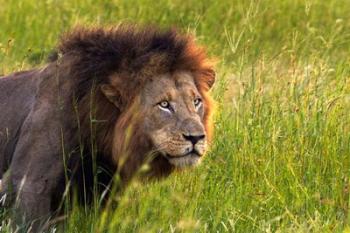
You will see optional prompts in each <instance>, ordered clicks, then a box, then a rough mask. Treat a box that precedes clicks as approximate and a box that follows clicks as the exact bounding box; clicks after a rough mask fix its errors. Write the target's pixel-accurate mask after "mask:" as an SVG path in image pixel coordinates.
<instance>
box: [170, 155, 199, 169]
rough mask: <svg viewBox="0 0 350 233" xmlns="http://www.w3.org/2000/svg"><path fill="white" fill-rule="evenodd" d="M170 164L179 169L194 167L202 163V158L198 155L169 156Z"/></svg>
mask: <svg viewBox="0 0 350 233" xmlns="http://www.w3.org/2000/svg"><path fill="white" fill-rule="evenodd" d="M166 158H167V159H168V161H169V163H170V164H172V165H174V166H175V167H178V168H186V167H193V166H196V165H198V164H199V163H200V162H201V157H200V156H198V155H197V154H188V155H186V156H181V157H175V156H169V155H167V156H166Z"/></svg>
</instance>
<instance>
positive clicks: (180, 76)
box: [143, 72, 199, 101]
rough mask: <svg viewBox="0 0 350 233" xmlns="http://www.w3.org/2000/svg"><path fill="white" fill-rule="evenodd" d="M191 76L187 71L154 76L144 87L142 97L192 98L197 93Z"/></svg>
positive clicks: (155, 98) (154, 98)
mask: <svg viewBox="0 0 350 233" xmlns="http://www.w3.org/2000/svg"><path fill="white" fill-rule="evenodd" d="M198 93H199V92H198V90H197V87H196V85H195V82H194V79H193V77H192V76H191V75H190V74H189V73H187V72H178V73H175V74H172V75H171V74H164V75H161V76H158V77H155V78H154V79H153V80H152V81H150V82H148V83H147V84H146V85H145V88H144V92H143V95H144V98H143V99H145V100H148V101H161V100H162V99H167V100H174V99H175V100H176V99H178V98H181V97H182V98H193V97H194V96H195V95H199V94H198Z"/></svg>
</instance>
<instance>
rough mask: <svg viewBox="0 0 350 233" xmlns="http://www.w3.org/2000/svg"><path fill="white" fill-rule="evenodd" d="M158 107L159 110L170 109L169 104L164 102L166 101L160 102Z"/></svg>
mask: <svg viewBox="0 0 350 233" xmlns="http://www.w3.org/2000/svg"><path fill="white" fill-rule="evenodd" d="M158 105H159V106H160V107H161V108H164V109H169V108H170V104H169V102H168V101H166V100H163V101H162V102H160V103H159V104H158Z"/></svg>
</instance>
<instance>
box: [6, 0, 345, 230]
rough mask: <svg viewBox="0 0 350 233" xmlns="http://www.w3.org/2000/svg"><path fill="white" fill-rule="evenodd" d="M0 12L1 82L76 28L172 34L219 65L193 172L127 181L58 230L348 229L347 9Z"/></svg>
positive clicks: (96, 6)
mask: <svg viewBox="0 0 350 233" xmlns="http://www.w3.org/2000/svg"><path fill="white" fill-rule="evenodd" d="M0 5H1V8H0V73H3V74H8V73H10V72H12V71H15V70H22V69H27V68H30V67H33V66H35V65H38V64H42V63H43V62H44V58H45V57H46V56H47V54H48V53H49V52H50V51H51V50H52V49H53V48H54V46H55V43H56V41H57V38H58V36H59V35H60V34H61V33H62V32H64V31H66V30H67V29H69V28H70V27H72V26H73V25H75V24H84V25H85V24H102V25H106V24H107V25H109V24H116V23H119V22H122V21H131V22H136V23H140V24H144V23H153V24H158V25H161V26H165V27H166V26H171V25H175V26H177V27H178V28H180V29H181V30H183V31H184V32H186V31H190V32H192V33H194V34H196V36H197V38H198V42H199V43H201V44H203V45H205V46H206V47H207V48H208V51H209V54H210V55H211V56H214V57H216V58H217V60H218V65H217V73H218V75H217V79H218V81H217V83H216V85H215V88H214V90H213V95H214V97H215V99H216V101H217V109H218V110H217V113H216V117H215V121H216V136H215V141H214V143H213V146H212V149H211V151H210V153H209V154H208V155H207V157H206V159H205V161H204V162H203V164H202V165H201V166H200V167H198V168H196V169H194V170H191V171H186V172H183V173H181V174H175V175H173V176H171V177H170V178H169V179H167V180H165V181H162V182H157V183H151V184H148V185H146V186H145V185H140V184H138V183H137V182H135V183H133V184H132V185H131V187H130V188H129V189H128V190H127V192H126V193H125V194H124V195H123V196H122V197H121V199H120V201H119V204H118V208H116V209H109V210H105V211H98V210H96V209H92V210H89V211H84V209H82V208H79V207H75V208H74V210H73V211H71V212H69V218H68V220H67V221H66V223H65V224H64V226H62V227H63V228H64V231H65V232H233V231H236V232H349V231H350V226H349V225H350V216H349V201H350V197H349V190H350V181H349V177H350V60H349V54H350V53H349V52H350V15H349V9H350V2H349V1H348V0H329V1H322V0H304V1H302V0H285V1H280V0H266V1H259V0H256V1H243V0H240V1H238V0H233V1H229V0H222V1H214V0H206V1H204V0H203V1H198V0H196V1H195V0H188V1H180V0H173V1H170V0H164V1H149V0H140V1H130V0H119V1H116V0H115V1H107V0H106V1H103V0H95V1H92V0H84V1H83V0H77V1H68V0H62V1H56V0H47V1H34V0H24V1H20V0H13V1H8V0H0ZM0 217H1V215H0ZM2 223H3V228H4V229H3V231H4V232H10V230H9V227H7V226H8V223H7V221H6V220H3V221H2Z"/></svg>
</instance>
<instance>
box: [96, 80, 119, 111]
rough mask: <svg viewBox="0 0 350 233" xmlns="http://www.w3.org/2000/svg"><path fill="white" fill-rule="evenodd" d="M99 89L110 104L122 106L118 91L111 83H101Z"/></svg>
mask: <svg viewBox="0 0 350 233" xmlns="http://www.w3.org/2000/svg"><path fill="white" fill-rule="evenodd" d="M101 91H102V93H103V94H104V96H106V98H107V99H108V100H109V101H110V102H111V103H112V104H114V105H115V106H116V107H117V108H119V109H121V108H122V106H123V102H122V99H121V96H120V93H119V92H118V91H117V90H116V89H115V88H114V87H113V86H112V85H110V84H102V85H101Z"/></svg>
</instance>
